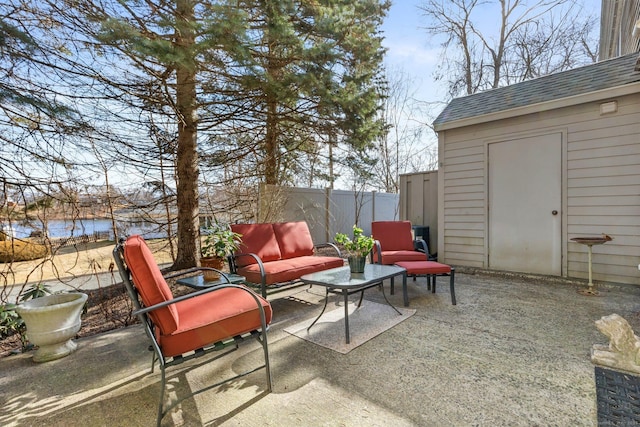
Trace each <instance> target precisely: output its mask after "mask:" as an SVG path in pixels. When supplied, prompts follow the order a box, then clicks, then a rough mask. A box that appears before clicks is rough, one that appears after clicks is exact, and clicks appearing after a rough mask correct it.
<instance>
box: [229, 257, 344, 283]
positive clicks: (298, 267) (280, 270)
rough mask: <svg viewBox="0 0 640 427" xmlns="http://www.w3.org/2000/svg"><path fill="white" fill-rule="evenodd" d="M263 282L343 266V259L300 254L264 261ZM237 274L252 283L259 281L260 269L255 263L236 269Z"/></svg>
mask: <svg viewBox="0 0 640 427" xmlns="http://www.w3.org/2000/svg"><path fill="white" fill-rule="evenodd" d="M263 266H264V270H265V282H266V284H267V285H272V284H274V283H280V282H288V281H290V280H296V279H299V278H300V276H303V275H305V274H309V273H315V272H316V271H322V270H328V269H330V268H335V267H342V266H344V260H343V259H342V258H338V257H324V256H313V255H310V256H302V257H298V258H289V259H284V260H280V261H272V262H268V263H264V265H263ZM238 274H239V275H241V276H244V277H246V278H247V281H249V282H252V283H261V281H262V279H261V277H260V269H259V268H258V265H257V264H252V265H247V266H245V267H241V268H239V269H238Z"/></svg>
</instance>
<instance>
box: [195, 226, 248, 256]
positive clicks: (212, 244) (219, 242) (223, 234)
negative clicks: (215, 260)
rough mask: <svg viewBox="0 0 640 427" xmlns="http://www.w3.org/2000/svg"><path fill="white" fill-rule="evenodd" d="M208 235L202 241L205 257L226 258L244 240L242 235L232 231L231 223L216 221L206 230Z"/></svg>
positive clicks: (202, 250)
mask: <svg viewBox="0 0 640 427" xmlns="http://www.w3.org/2000/svg"><path fill="white" fill-rule="evenodd" d="M204 233H205V234H206V237H205V238H204V242H203V243H202V249H201V252H202V256H203V257H219V258H224V257H226V256H227V255H230V254H232V253H233V252H235V251H237V250H238V248H239V247H240V243H241V242H242V239H241V238H242V235H240V234H238V233H234V232H233V231H231V227H230V226H229V224H227V223H224V222H218V221H216V222H214V223H213V224H211V225H210V226H209V227H207V228H206V229H205V230H204Z"/></svg>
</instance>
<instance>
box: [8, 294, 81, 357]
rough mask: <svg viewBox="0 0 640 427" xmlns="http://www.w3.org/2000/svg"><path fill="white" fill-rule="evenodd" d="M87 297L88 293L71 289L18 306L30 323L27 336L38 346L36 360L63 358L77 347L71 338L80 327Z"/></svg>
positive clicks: (26, 323) (22, 315)
mask: <svg viewBox="0 0 640 427" xmlns="http://www.w3.org/2000/svg"><path fill="white" fill-rule="evenodd" d="M87 298H88V296H87V294H83V293H81V292H69V293H63V294H53V295H47V296H44V297H40V298H34V299H31V300H29V301H26V302H24V303H22V304H20V305H19V306H18V308H17V309H16V311H17V313H18V314H19V315H20V317H22V319H23V320H24V323H25V325H26V326H27V338H28V339H29V342H31V343H32V344H34V345H37V346H38V349H37V350H36V351H35V353H34V354H33V361H34V362H48V361H50V360H56V359H60V358H62V357H65V356H67V355H69V354H70V353H71V352H73V351H74V350H75V349H76V348H77V345H76V343H74V342H73V341H72V340H71V338H73V337H74V336H75V335H76V334H77V333H78V331H79V330H80V326H81V319H80V315H81V314H82V308H83V307H84V304H85V302H86V301H87Z"/></svg>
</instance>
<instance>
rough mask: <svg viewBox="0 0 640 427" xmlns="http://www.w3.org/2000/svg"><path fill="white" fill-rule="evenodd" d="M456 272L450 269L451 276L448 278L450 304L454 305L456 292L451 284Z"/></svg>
mask: <svg viewBox="0 0 640 427" xmlns="http://www.w3.org/2000/svg"><path fill="white" fill-rule="evenodd" d="M455 275H456V270H455V268H452V269H451V274H450V277H449V291H450V292H451V304H452V305H456V291H455V289H454V286H453V283H454V280H455Z"/></svg>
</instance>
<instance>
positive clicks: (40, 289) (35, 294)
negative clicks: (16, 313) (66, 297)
mask: <svg viewBox="0 0 640 427" xmlns="http://www.w3.org/2000/svg"><path fill="white" fill-rule="evenodd" d="M49 294H51V289H49V286H47V285H45V284H44V283H36V284H35V285H31V286H30V287H29V288H27V291H26V292H25V293H24V294H22V296H21V297H20V302H25V301H28V300H30V299H34V298H40V297H43V296H45V295H49Z"/></svg>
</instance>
